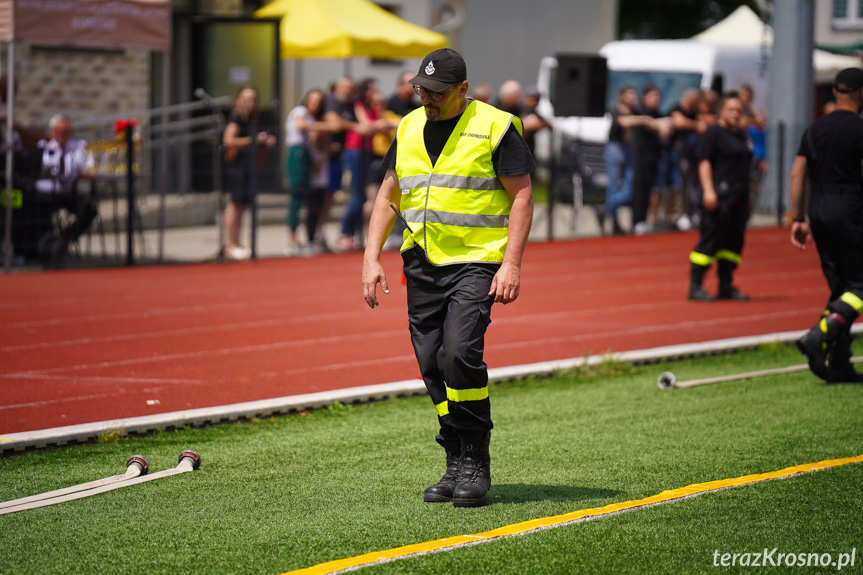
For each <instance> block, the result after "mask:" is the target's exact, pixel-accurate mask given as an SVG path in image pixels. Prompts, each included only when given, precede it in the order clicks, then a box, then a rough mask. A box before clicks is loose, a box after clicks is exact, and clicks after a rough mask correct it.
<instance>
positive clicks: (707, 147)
mask: <svg viewBox="0 0 863 575" xmlns="http://www.w3.org/2000/svg"><path fill="white" fill-rule="evenodd" d="M716 136H717V131H716V126H711V127H710V128H708V129H707V131H706V132H704V133H703V134H701V135H700V136H698V141H697V142H696V144H695V157H696V158H698V159H699V160H712V159H713V152H714V150H715V148H716Z"/></svg>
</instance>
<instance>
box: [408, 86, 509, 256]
mask: <svg viewBox="0 0 863 575" xmlns="http://www.w3.org/2000/svg"><path fill="white" fill-rule="evenodd" d="M425 123H426V115H425V110H424V109H423V108H419V109H417V110H415V111H414V112H411V113H410V114H408V115H407V116H405V118H404V119H403V120H402V121H401V123H400V124H399V128H398V148H397V154H396V174H397V175H398V178H399V187H400V188H401V192H402V198H401V210H402V214H403V215H404V217H405V220H406V221H407V222H408V223H410V224H418V225H416V226H413V225H412V226H410V230H405V232H404V235H403V240H404V241H403V243H402V247H401V249H402V251H404V250H407V249H409V248H411V247H413V246H414V245H419V246H420V247H422V248H423V249H424V250H425V251H426V255H427V257H428V259H429V261H430V262H432V263H434V264H437V265H445V264H452V263H466V262H501V261H503V255H504V252H505V251H506V241H507V232H508V226H509V211H510V208H511V207H512V201H511V200H510V198H509V195H508V194H507V192H506V190H504V188H503V185H502V184H501V182H500V180H499V179H498V177H497V174H496V173H495V171H494V166H493V165H492V161H491V157H492V154H493V152H494V150H495V148H496V147H497V145H498V144H499V143H500V140H501V138H502V137H503V135H504V134H505V133H506V131H507V129H509V126H510V124H512V123H514V124H515V126H516V129H518V131H519V133H521V132H522V125H521V121H520V120H519V119H518V118H515V117H514V116H512V115H511V114H507V113H505V112H502V111H500V110H498V109H497V108H494V107H492V106H489V105H487V104H483V103H482V102H477V101H471V102H470V103H469V104H468V106H467V108H466V109H465V111H464V113H463V114H462V116H461V118H460V119H459V121H458V123H457V124H456V126H455V128H454V129H453V132H452V134H451V135H450V137H449V139H448V140H447V143H446V145H445V146H444V148H443V151H442V152H441V154H440V157H439V158H438V160H437V163H436V164H435V165H434V166H432V164H431V160H430V159H429V156H428V152H427V151H426V148H425V140H424V137H423V129H424V128H425Z"/></svg>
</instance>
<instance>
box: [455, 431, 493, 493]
mask: <svg viewBox="0 0 863 575" xmlns="http://www.w3.org/2000/svg"><path fill="white" fill-rule="evenodd" d="M490 440H491V432H486V433H477V434H468V435H463V436H462V440H461V457H460V458H459V470H458V483H457V484H456V487H455V490H454V491H453V495H452V504H453V505H454V506H455V507H481V506H483V505H485V501H486V498H487V497H488V489H489V487H491V468H490V464H491V457H489V454H488V444H489V441H490Z"/></svg>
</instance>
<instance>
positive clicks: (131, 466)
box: [0, 449, 201, 515]
mask: <svg viewBox="0 0 863 575" xmlns="http://www.w3.org/2000/svg"><path fill="white" fill-rule="evenodd" d="M200 465H201V456H200V455H198V454H197V453H196V452H194V451H192V450H190V449H187V450H186V451H184V452H183V453H181V454H180V458H179V462H178V464H177V467H174V468H173V469H166V470H164V471H158V472H156V473H152V474H150V475H147V472H148V471H149V468H150V465H149V463H148V462H147V460H146V459H145V458H144V457H142V456H140V455H133V456H132V457H130V458H129V459H128V460H127V461H126V473H124V474H122V475H114V476H111V477H106V478H104V479H98V480H96V481H90V482H87V483H81V484H80V485H73V486H71V487H66V488H63V489H57V490H55V491H48V492H47V493H41V494H39V495H31V496H29V497H22V498H21V499H13V500H11V501H4V502H0V515H5V514H7V513H15V512H17V511H25V510H27V509H36V508H38V507H45V506H47V505H56V504H58V503H65V502H67V501H74V500H76V499H82V498H84V497H91V496H93V495H98V494H100V493H107V492H108V491H113V490H115V489H120V488H121V487H128V486H130V485H137V484H139V483H145V482H147V481H153V480H156V479H161V478H163V477H170V476H172V475H178V474H180V473H188V472H189V471H194V470H196V469H198V467H200Z"/></svg>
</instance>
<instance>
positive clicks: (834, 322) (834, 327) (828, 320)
mask: <svg viewBox="0 0 863 575" xmlns="http://www.w3.org/2000/svg"><path fill="white" fill-rule="evenodd" d="M847 323H848V322H847V321H846V320H845V318H844V317H842V316H841V315H839V314H838V313H833V312H831V313H829V314H828V315H827V316H825V317H823V318H821V320H819V322H818V323H816V324H815V325H814V326H812V329H810V330H809V331H808V332H806V335H804V336H803V337H801V338H800V339H798V340H797V349H799V350H800V351H801V352H803V353H804V354H805V355H806V357H807V358H809V369H811V370H812V373H814V374H815V375H817V376H818V377H820V378H821V379H823V380H825V381H828V380H829V379H830V371H829V369H828V367H827V361H828V358H829V356H830V353H831V352H832V351H833V347H834V344H835V343H836V340H837V339H839V336H840V335H841V334H842V332H843V331H845V326H846V325H847Z"/></svg>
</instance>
